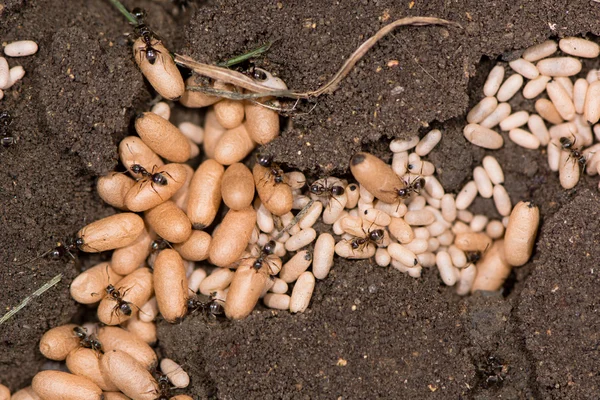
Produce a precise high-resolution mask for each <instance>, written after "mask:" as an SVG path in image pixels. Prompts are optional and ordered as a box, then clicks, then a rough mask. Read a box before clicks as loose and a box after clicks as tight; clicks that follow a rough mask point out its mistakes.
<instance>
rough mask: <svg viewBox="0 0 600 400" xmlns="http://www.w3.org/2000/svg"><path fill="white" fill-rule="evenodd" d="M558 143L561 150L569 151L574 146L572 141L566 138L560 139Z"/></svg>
mask: <svg viewBox="0 0 600 400" xmlns="http://www.w3.org/2000/svg"><path fill="white" fill-rule="evenodd" d="M559 141H560V144H561V146H562V148H563V149H570V148H571V147H573V144H574V143H573V141H572V140H571V139H570V138H568V137H566V136H563V137H561V138H560V139H559Z"/></svg>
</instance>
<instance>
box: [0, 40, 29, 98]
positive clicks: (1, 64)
mask: <svg viewBox="0 0 600 400" xmlns="http://www.w3.org/2000/svg"><path fill="white" fill-rule="evenodd" d="M3 46H4V55H5V56H8V57H25V56H31V55H33V54H35V53H36V52H37V51H38V45H37V43H36V42H34V41H31V40H19V41H17V42H12V43H10V44H6V43H3ZM24 76H25V69H24V68H23V67H22V66H20V65H16V66H14V67H12V68H9V66H8V61H7V60H6V58H4V57H0V100H2V99H3V98H4V91H5V90H7V89H10V88H11V87H12V86H13V85H14V84H15V83H17V82H18V81H19V80H21V78H23V77H24Z"/></svg>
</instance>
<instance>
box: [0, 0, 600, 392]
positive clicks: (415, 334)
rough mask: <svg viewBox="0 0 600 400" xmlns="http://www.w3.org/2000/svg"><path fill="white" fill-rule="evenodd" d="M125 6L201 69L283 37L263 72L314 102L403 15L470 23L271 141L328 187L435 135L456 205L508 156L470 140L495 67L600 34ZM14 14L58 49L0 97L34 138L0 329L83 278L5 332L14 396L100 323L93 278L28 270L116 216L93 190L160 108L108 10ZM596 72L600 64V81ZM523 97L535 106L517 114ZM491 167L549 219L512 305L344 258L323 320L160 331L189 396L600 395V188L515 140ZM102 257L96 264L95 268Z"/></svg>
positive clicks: (304, 317) (477, 20) (321, 305)
mask: <svg viewBox="0 0 600 400" xmlns="http://www.w3.org/2000/svg"><path fill="white" fill-rule="evenodd" d="M125 5H126V6H127V7H128V8H130V9H131V8H132V7H134V6H139V7H143V8H145V9H146V10H147V12H148V22H149V23H150V25H151V26H152V27H153V29H154V30H156V31H157V32H159V34H160V36H161V38H162V39H163V41H164V42H165V43H166V44H167V45H168V46H169V48H170V49H171V50H173V51H176V52H179V53H183V54H188V55H191V56H193V57H194V58H196V59H197V60H198V61H203V62H211V63H212V62H217V61H221V60H224V59H227V58H229V57H232V56H235V55H238V54H241V53H244V52H245V51H248V50H250V49H252V48H254V47H257V46H259V45H261V44H263V43H265V42H269V41H274V44H273V45H272V47H271V49H270V50H269V52H268V53H267V54H266V55H264V56H262V57H259V58H257V59H256V60H255V63H256V65H258V66H260V67H263V68H266V69H268V70H269V71H271V72H273V73H274V74H276V75H278V76H280V77H281V78H282V79H284V81H286V83H287V84H288V86H289V87H290V88H293V89H296V90H310V89H315V88H317V87H318V86H320V85H321V84H323V83H324V82H325V81H326V80H327V79H328V78H330V77H331V76H332V75H333V74H334V73H335V71H336V70H337V69H338V68H339V67H340V66H341V64H342V63H343V61H344V59H345V58H346V57H347V56H348V55H350V54H351V53H352V52H353V51H354V50H355V49H356V48H357V47H358V46H359V45H360V44H361V43H362V42H363V41H364V40H366V39H367V38H368V37H369V36H370V35H372V34H374V33H375V32H376V31H377V30H378V29H380V28H381V27H382V26H384V25H385V24H386V23H389V22H391V21H393V20H395V19H398V18H401V17H404V16H416V15H421V16H435V17H440V18H445V19H449V20H452V21H455V22H458V23H460V24H461V25H462V28H454V27H445V28H442V27H406V28H399V29H396V30H395V31H394V32H393V35H390V36H388V37H386V38H384V39H383V40H381V41H380V42H379V43H378V44H377V45H376V46H375V47H374V48H373V49H372V50H371V51H369V52H368V53H367V54H366V56H365V57H364V58H363V59H362V60H361V61H360V62H359V63H358V64H357V65H356V67H355V68H354V69H353V71H352V72H351V73H350V75H349V76H348V77H347V78H346V79H345V80H344V81H343V82H342V84H341V85H340V87H339V89H338V90H337V91H336V92H335V93H333V94H331V95H325V96H322V97H320V98H318V99H317V100H316V101H315V102H313V103H312V104H304V105H303V107H304V108H307V109H310V108H311V107H312V106H313V105H315V108H314V110H313V111H312V112H310V113H305V114H299V113H296V114H295V115H293V116H292V117H291V118H290V120H291V123H292V124H293V127H290V128H288V129H287V130H286V131H285V132H284V133H283V134H282V136H281V137H280V138H279V139H277V140H275V141H274V142H272V143H271V144H270V145H269V146H268V151H269V152H270V153H271V154H274V155H275V156H276V158H277V160H279V161H282V162H285V163H286V164H287V166H288V167H290V168H300V169H302V170H304V171H305V172H308V173H313V174H315V176H316V175H319V174H323V173H327V172H331V171H335V172H337V173H347V163H348V159H349V158H350V156H351V155H352V154H353V153H354V152H356V151H358V150H361V149H362V150H367V151H372V152H374V153H375V154H378V155H381V156H386V157H388V158H389V154H388V151H387V150H386V149H387V140H389V138H393V137H407V136H410V135H414V134H416V133H420V134H423V133H425V132H427V130H428V129H431V127H437V128H440V129H442V130H443V132H444V136H443V139H442V142H441V144H440V145H439V146H438V147H437V148H436V150H435V151H434V152H433V153H432V154H431V155H430V156H429V160H430V161H432V162H433V163H434V164H435V165H436V166H437V167H438V175H439V178H440V181H441V182H442V184H443V185H444V187H445V188H446V191H448V192H452V191H457V190H458V189H459V188H460V187H461V186H462V185H463V184H464V183H465V182H466V181H468V180H469V179H471V176H470V174H471V171H472V168H473V167H474V166H476V165H477V164H478V163H479V162H480V161H481V159H482V158H483V156H485V155H486V154H487V153H488V152H486V151H484V150H482V149H480V148H475V147H474V146H472V145H470V144H469V143H467V142H466V140H465V139H464V137H463V136H462V126H463V125H464V123H465V121H464V116H465V114H466V111H467V110H468V107H470V106H472V105H474V104H475V103H476V102H478V101H479V100H480V98H481V97H482V94H481V93H482V92H481V87H482V84H483V81H484V79H485V76H486V75H487V72H488V71H489V70H490V68H491V67H492V66H493V64H494V63H495V62H497V61H500V62H504V61H507V60H511V59H514V58H516V57H518V56H519V54H520V52H521V51H522V50H523V49H524V48H526V47H528V46H531V45H533V44H536V43H539V42H541V41H543V40H545V39H547V38H549V37H554V38H560V37H563V36H569V35H597V34H599V32H600V18H599V17H600V4H598V3H595V2H593V1H573V2H569V3H568V4H566V2H564V1H535V0H528V1H519V2H515V1H510V0H505V1H489V2H481V1H460V2H451V1H444V2H442V1H427V2H424V1H414V2H410V1H403V2H400V1H384V0H382V1H345V2H322V1H318V0H306V1H291V2H288V1H280V2H278V1H267V0H256V1H252V2H248V1H242V0H237V1H235V0H221V1H213V2H203V3H195V2H192V4H190V5H188V7H187V9H186V11H185V12H181V11H180V10H179V9H178V8H176V7H175V6H173V3H172V2H169V1H140V2H137V1H126V2H125ZM2 6H3V7H2ZM0 7H2V8H0V41H2V42H8V41H12V40H17V39H32V40H35V41H36V42H37V43H38V44H39V47H40V50H39V52H38V53H37V54H36V55H35V56H32V57H26V58H19V59H11V60H9V62H10V63H11V66H13V65H17V64H21V65H23V66H24V68H25V70H26V71H27V74H26V75H25V77H24V79H23V80H22V81H21V82H19V83H18V84H17V85H16V86H15V87H13V88H12V89H10V90H8V91H6V93H5V98H4V99H3V100H2V101H0V109H2V110H7V111H9V112H10V113H11V114H12V116H13V118H14V122H13V124H12V125H11V126H10V132H11V134H12V135H13V136H14V137H15V138H17V143H16V144H15V145H14V146H12V147H10V148H0V207H1V212H0V216H1V225H0V227H1V233H2V236H1V237H2V245H1V246H0V268H1V269H0V271H1V273H0V285H1V287H2V290H0V310H1V311H0V313H4V312H5V311H6V310H8V309H9V307H12V306H15V305H16V304H18V303H19V302H20V301H21V300H22V299H23V298H25V297H26V296H28V295H29V294H31V293H32V292H33V291H35V290H36V289H37V288H39V287H40V286H41V285H43V283H45V282H47V281H48V280H50V279H51V278H52V277H53V276H55V275H57V274H59V273H62V274H63V278H62V280H61V282H60V283H59V284H58V285H57V286H55V287H54V288H52V289H50V290H49V291H48V292H46V293H45V294H44V295H43V296H42V297H41V298H38V299H34V300H33V301H32V302H31V303H30V304H29V305H28V306H27V307H26V308H25V309H24V310H22V311H21V312H19V313H18V314H17V315H16V316H14V317H13V318H12V319H11V320H9V321H8V322H7V323H5V324H3V325H1V326H0V346H1V347H0V382H1V383H2V384H5V385H7V386H8V387H9V388H10V389H11V390H13V391H14V390H17V389H19V388H21V387H23V386H26V385H28V384H29V382H30V380H31V377H32V376H33V375H34V374H35V373H36V372H37V371H38V370H39V369H40V368H41V367H42V365H43V364H44V362H45V361H44V359H43V357H42V356H41V354H40V353H39V351H38V349H37V344H38V341H39V339H40V337H41V335H42V334H43V333H44V332H45V331H46V330H48V329H49V328H51V327H54V326H57V325H60V324H64V323H67V322H69V321H80V320H81V316H82V315H83V314H85V311H86V310H85V308H83V307H81V306H78V305H77V304H76V303H75V302H74V301H73V300H71V298H70V297H69V292H68V287H69V283H70V282H71V280H72V279H73V278H74V277H75V276H76V275H77V270H76V268H75V266H74V264H73V263H72V262H66V261H48V260H46V259H39V260H36V261H35V262H31V263H27V264H25V265H21V266H17V265H15V264H18V263H19V262H23V261H26V260H27V259H29V258H31V257H34V256H35V255H36V254H39V253H41V252H43V251H44V250H47V249H49V248H51V247H53V246H54V244H55V242H56V241H57V240H62V239H64V238H65V237H68V236H69V235H72V234H73V233H74V232H76V231H77V230H78V229H79V228H81V227H82V226H84V225H85V224H86V223H89V222H91V221H93V220H96V219H99V218H101V217H104V216H107V215H109V214H112V213H114V212H115V210H114V209H112V208H110V207H108V206H106V205H104V204H103V203H102V202H101V200H100V198H99V197H98V195H97V194H96V193H95V190H94V187H95V179H96V178H97V176H98V175H101V174H103V173H105V172H107V171H110V170H112V169H114V168H115V167H116V166H117V152H116V144H117V143H118V142H119V140H121V139H122V138H123V137H124V136H126V135H127V134H129V133H131V132H132V129H131V125H132V124H131V121H132V119H133V117H134V116H135V115H136V113H138V112H140V111H146V110H148V109H149V107H150V106H151V102H152V101H153V93H152V91H151V89H150V88H149V86H148V84H147V83H146V82H145V81H144V80H143V78H142V76H141V74H140V72H139V70H138V69H137V67H136V66H135V63H134V61H133V57H132V54H131V47H130V45H131V38H130V37H128V36H127V35H128V34H130V33H131V32H132V27H131V26H130V25H129V24H128V23H127V22H126V21H125V19H124V18H123V17H122V16H121V15H120V14H119V13H118V12H116V11H115V9H114V8H112V7H111V5H110V3H109V2H108V0H106V1H103V0H94V1H81V0H73V1H69V2H63V1H25V0H6V1H2V2H0ZM588 37H590V36H588ZM590 38H591V39H593V40H597V39H596V37H595V36H591V37H590ZM393 60H395V61H397V63H396V62H395V61H394V62H392V63H390V61H393ZM393 64H396V65H395V66H393ZM592 67H594V68H597V67H598V65H597V62H592V63H588V64H587V65H586V68H592ZM521 101H522V99H521V98H519V97H518V96H517V97H516V98H514V99H513V100H512V103H513V104H512V105H513V106H518V104H519V103H520V102H521ZM513 109H514V107H513ZM188 114H190V113H188ZM194 114H197V113H195V112H194ZM194 118H197V119H198V118H199V117H198V116H197V115H195V116H194ZM505 139H506V138H505ZM489 153H490V154H493V155H494V156H496V157H497V158H498V160H499V161H500V163H501V164H502V166H503V168H504V171H505V175H506V187H507V189H508V191H509V193H510V196H511V199H512V201H513V203H516V202H517V201H519V200H524V199H532V200H533V201H534V202H535V203H536V204H538V205H539V206H540V209H541V214H542V225H541V228H540V232H539V236H538V240H537V244H536V247H535V253H534V256H533V258H532V260H531V262H529V263H528V264H526V265H525V266H524V267H521V268H518V269H516V270H515V271H514V273H513V274H512V275H511V277H510V279H509V281H508V282H507V285H506V288H505V291H504V295H489V296H484V295H476V296H472V297H467V298H459V297H458V296H456V295H455V294H454V291H453V289H452V288H448V287H445V286H443V285H442V284H441V281H440V279H439V277H438V274H437V272H436V271H435V270H426V271H424V274H423V277H422V278H421V279H417V280H415V279H413V278H410V277H408V276H406V275H403V274H401V273H399V272H398V271H396V270H394V269H391V268H380V267H377V266H374V265H373V263H370V262H368V261H366V262H348V261H343V260H340V259H337V260H336V264H335V266H334V267H333V270H332V272H331V274H330V275H329V277H328V278H327V279H325V280H323V281H320V282H318V283H317V286H316V289H315V293H314V296H313V299H312V302H311V305H310V308H309V309H308V310H307V311H306V312H305V313H304V314H299V315H290V314H289V313H287V312H274V311H270V310H264V309H263V310H258V311H256V312H254V313H253V314H252V316H250V317H249V318H247V319H246V320H244V321H240V322H235V323H229V322H225V323H208V322H207V320H206V319H205V318H204V317H203V316H202V315H199V314H198V315H193V316H191V317H189V318H187V319H186V320H185V321H184V322H183V323H181V324H179V325H169V324H167V323H165V322H159V329H158V334H159V344H158V349H159V352H160V354H162V355H163V356H168V357H171V358H174V359H176V360H177V361H178V362H180V363H184V364H185V365H184V368H185V369H186V371H188V373H189V374H190V376H191V379H192V384H191V386H190V387H189V388H188V389H187V390H186V393H188V394H190V395H192V396H193V397H194V398H199V399H203V398H219V399H241V398H250V399H255V398H256V399H258V398H260V399H367V398H387V399H399V398H406V399H424V398H439V399H491V398H502V399H597V398H598V397H599V396H600V395H599V393H600V376H599V374H600V373H599V366H600V330H599V329H598V328H599V327H600V311H599V309H600V305H599V303H600V301H599V300H598V292H599V289H600V278H599V273H600V265H599V260H600V250H599V249H600V246H599V244H600V243H599V241H600V222H599V220H600V199H599V196H598V190H597V188H596V185H597V179H589V178H586V179H584V180H583V181H582V182H580V183H579V185H578V186H577V187H576V188H575V189H572V190H570V191H564V190H562V189H561V188H560V185H559V183H558V179H557V177H556V175H555V174H554V173H552V172H550V171H549V170H548V168H547V165H546V161H545V160H546V155H545V154H543V152H541V151H528V150H524V149H521V148H519V147H517V146H516V145H513V144H512V143H511V142H510V141H508V140H505V146H504V147H503V148H502V149H501V150H498V151H494V152H489ZM197 161H198V160H197ZM474 210H475V211H476V212H482V213H485V214H487V215H490V216H495V214H494V213H495V211H494V209H493V205H492V204H491V202H490V201H478V202H477V203H476V204H475V205H474ZM99 259H100V258H98V256H96V257H89V256H84V257H82V260H83V263H84V264H86V265H88V264H91V263H93V262H95V261H97V260H99Z"/></svg>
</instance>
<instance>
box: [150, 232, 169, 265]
mask: <svg viewBox="0 0 600 400" xmlns="http://www.w3.org/2000/svg"><path fill="white" fill-rule="evenodd" d="M167 247H171V243H169V242H168V241H166V240H165V239H163V238H158V239H156V240H153V241H152V243H150V257H148V265H149V266H150V268H154V261H155V260H156V257H157V256H158V253H159V252H160V251H161V250H164V249H166V248H167ZM171 248H172V247H171Z"/></svg>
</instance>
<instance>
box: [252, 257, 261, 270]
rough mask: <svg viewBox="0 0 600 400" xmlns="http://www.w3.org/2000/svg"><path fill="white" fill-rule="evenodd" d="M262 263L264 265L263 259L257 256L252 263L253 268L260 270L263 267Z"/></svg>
mask: <svg viewBox="0 0 600 400" xmlns="http://www.w3.org/2000/svg"><path fill="white" fill-rule="evenodd" d="M262 265H263V262H262V260H261V259H260V258H257V259H256V260H255V261H254V264H252V268H254V269H255V270H257V271H258V270H259V269H261V268H262Z"/></svg>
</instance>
